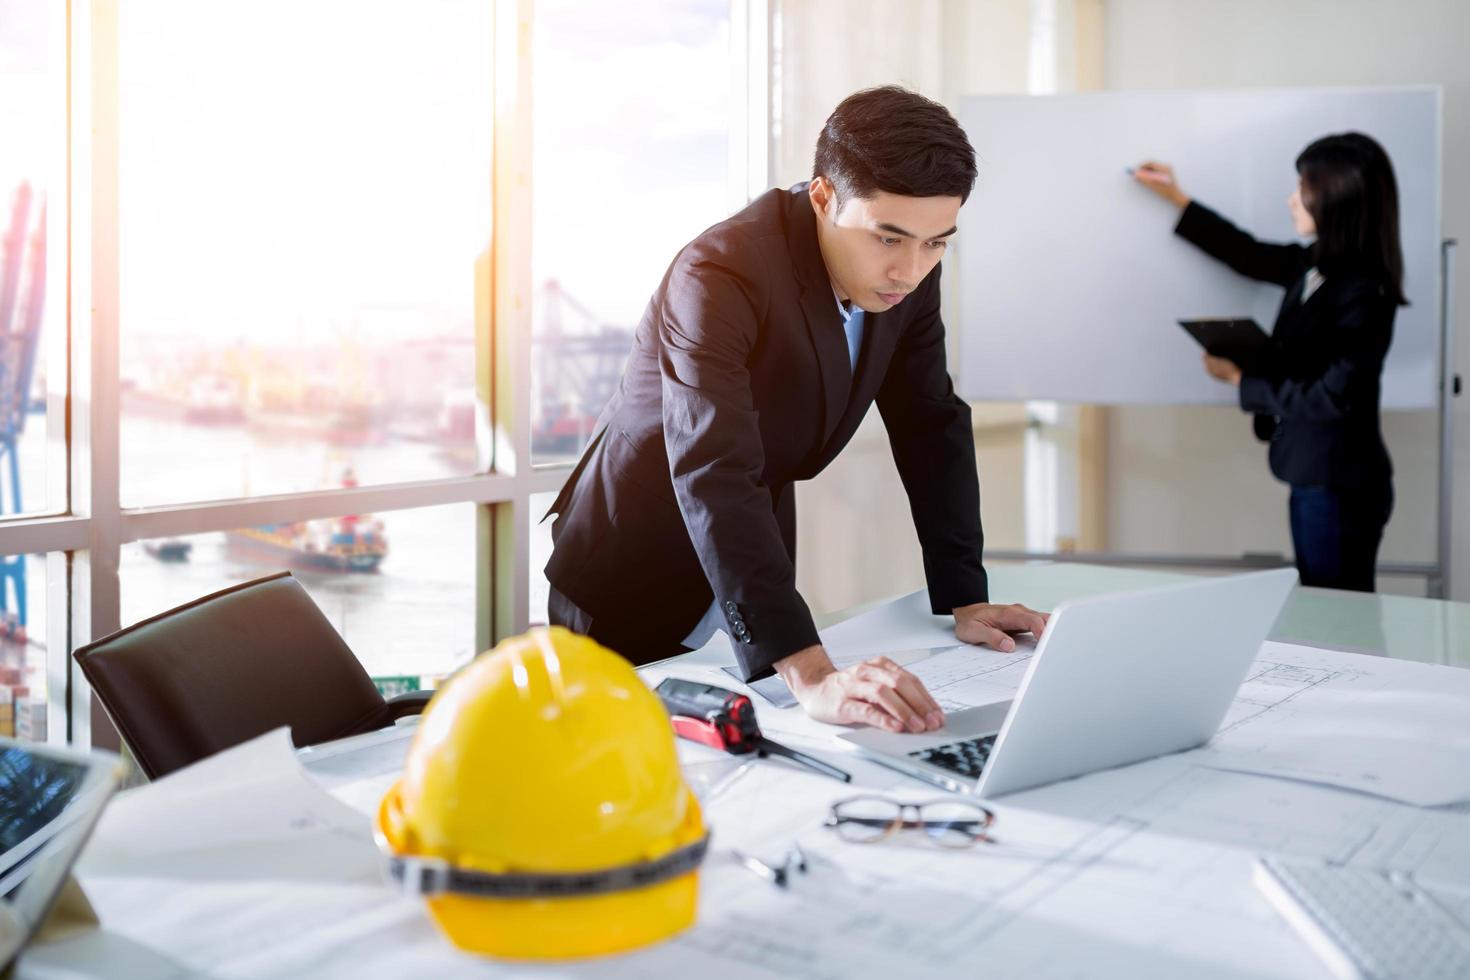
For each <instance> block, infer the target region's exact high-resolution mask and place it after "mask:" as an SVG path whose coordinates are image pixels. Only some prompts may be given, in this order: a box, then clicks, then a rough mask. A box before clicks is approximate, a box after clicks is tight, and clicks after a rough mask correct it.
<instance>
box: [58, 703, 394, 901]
mask: <svg viewBox="0 0 1470 980" xmlns="http://www.w3.org/2000/svg"><path fill="white" fill-rule="evenodd" d="M78 870H79V872H80V873H81V874H83V875H85V876H91V875H107V874H119V875H129V876H142V877H163V878H191V879H219V878H223V879H233V880H238V879H242V878H244V879H282V878H287V879H307V880H311V881H318V882H322V881H355V880H374V881H376V880H379V879H380V877H381V871H380V869H379V858H378V855H377V849H376V847H375V846H374V845H373V842H372V828H371V823H370V821H369V819H368V818H367V816H366V815H365V814H363V813H360V812H358V811H356V810H354V809H352V808H351V807H349V806H347V805H345V804H343V803H342V802H340V801H338V800H336V799H334V798H333V797H332V796H331V794H329V793H327V792H326V790H324V789H322V788H321V787H319V786H317V785H316V784H315V783H313V782H312V781H311V780H310V779H309V778H307V776H306V773H305V772H304V771H303V769H302V767H301V763H300V761H298V759H297V756H296V750H295V748H294V747H293V746H292V745H291V737H290V732H289V730H288V729H286V728H278V729H276V730H275V731H273V732H269V733H267V734H265V735H262V736H260V737H259V738H256V739H252V740H251V741H249V742H245V743H244V744H242V745H237V746H235V747H234V748H233V749H230V750H228V751H226V752H221V753H220V754H218V755H215V756H211V757H210V758H208V759H205V760H203V761H201V762H198V763H195V764H194V765H192V766H189V767H188V768H185V769H181V770H179V771H178V772H175V773H172V774H170V775H168V776H165V777H164V778H162V779H160V780H158V781H157V782H155V783H150V784H149V785H147V786H143V787H140V788H138V789H135V790H130V791H128V792H126V793H123V794H121V795H120V796H118V797H117V798H116V799H115V800H113V801H112V803H111V804H110V805H109V806H108V808H107V810H106V812H104V813H103V815H102V819H101V821H100V822H99V823H98V825H97V829H96V831H95V832H94V833H93V835H92V841H91V843H90V844H89V845H88V846H87V849H86V851H84V852H83V855H82V858H81V861H80V864H79V866H78Z"/></svg>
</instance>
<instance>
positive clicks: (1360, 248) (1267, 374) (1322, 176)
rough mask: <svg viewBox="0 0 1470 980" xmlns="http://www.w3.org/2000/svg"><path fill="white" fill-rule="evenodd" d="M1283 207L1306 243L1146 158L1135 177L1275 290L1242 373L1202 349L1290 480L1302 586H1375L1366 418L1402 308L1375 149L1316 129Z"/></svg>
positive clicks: (1392, 201)
mask: <svg viewBox="0 0 1470 980" xmlns="http://www.w3.org/2000/svg"><path fill="white" fill-rule="evenodd" d="M1296 170H1297V175H1298V178H1299V180H1298V186H1297V188H1296V190H1294V191H1293V192H1292V194H1291V197H1290V198H1289V199H1288V201H1287V204H1288V206H1289V207H1290V209H1291V216H1292V221H1293V222H1294V224H1295V225H1296V230H1297V232H1298V233H1299V234H1300V235H1301V236H1302V237H1303V238H1315V241H1314V242H1313V243H1312V244H1311V245H1310V246H1302V245H1297V244H1287V245H1277V244H1269V243H1265V242H1258V241H1256V240H1255V239H1254V238H1252V237H1251V236H1250V235H1249V234H1247V233H1246V232H1244V231H1242V230H1240V229H1239V228H1237V227H1235V226H1234V225H1233V224H1231V223H1230V222H1229V221H1227V220H1225V219H1224V218H1222V217H1221V216H1220V215H1218V214H1216V213H1215V212H1213V211H1211V210H1210V209H1209V208H1207V207H1205V206H1204V205H1202V204H1200V203H1199V202H1198V201H1193V200H1191V199H1190V198H1189V196H1188V195H1187V194H1185V193H1184V192H1183V191H1182V190H1181V189H1180V187H1179V183H1178V181H1177V180H1176V179H1175V177H1174V171H1173V168H1171V167H1169V166H1168V165H1167V164H1162V163H1156V162H1152V161H1150V162H1148V163H1144V164H1142V165H1140V166H1139V167H1137V168H1136V169H1135V170H1134V178H1135V179H1136V180H1137V181H1138V182H1139V183H1141V184H1143V185H1144V186H1145V187H1147V188H1149V189H1150V190H1152V191H1153V192H1154V193H1156V194H1158V195H1159V196H1161V197H1163V198H1165V199H1166V200H1168V201H1170V202H1172V203H1174V204H1175V205H1177V206H1178V207H1180V208H1181V209H1182V210H1183V213H1182V214H1181V215H1180V218H1179V223H1178V225H1176V226H1175V229H1174V231H1175V233H1176V234H1178V235H1180V236H1182V237H1183V238H1185V239H1187V240H1188V241H1190V242H1192V243H1193V244H1195V245H1197V246H1199V247H1200V248H1201V249H1203V250H1204V251H1205V252H1207V253H1209V254H1210V255H1211V256H1213V257H1214V258H1216V259H1219V260H1220V261H1221V262H1224V263H1225V264H1226V265H1228V266H1230V267H1231V268H1232V269H1234V270H1235V271H1236V272H1239V273H1240V274H1241V275H1245V276H1249V277H1251V278H1252V279H1259V280H1261V281H1263V282H1272V283H1276V284H1277V285H1280V286H1284V287H1286V298H1285V299H1284V300H1283V301H1282V304H1281V310H1280V312H1279V313H1278V314H1277V316H1276V325H1275V327H1274V328H1273V329H1272V333H1271V351H1270V354H1269V355H1268V356H1267V357H1265V358H1263V359H1262V362H1261V363H1260V364H1258V365H1252V366H1251V370H1250V371H1249V372H1243V371H1242V370H1241V368H1240V366H1239V365H1237V364H1235V363H1234V362H1232V361H1229V360H1226V359H1224V358H1219V357H1212V356H1211V355H1209V354H1206V355H1205V370H1207V371H1208V372H1209V373H1210V374H1211V375H1212V376H1214V377H1216V378H1218V379H1220V380H1221V381H1225V382H1227V383H1229V384H1233V385H1238V386H1239V388H1240V407H1241V408H1242V409H1244V410H1245V411H1247V412H1253V413H1254V414H1255V432H1256V435H1257V436H1258V437H1260V438H1261V439H1263V440H1267V441H1269V442H1270V444H1271V447H1270V461H1271V472H1272V473H1274V474H1275V475H1276V477H1277V478H1278V479H1280V480H1282V481H1283V482H1285V483H1287V484H1290V486H1291V505H1290V517H1291V538H1292V544H1293V546H1294V548H1295V550H1296V563H1297V569H1298V570H1299V572H1300V573H1301V581H1302V584H1303V585H1315V586H1322V587H1326V588H1336V589H1354V590H1358V591H1362V592H1372V591H1373V590H1374V567H1375V564H1376V562H1377V557H1378V545H1379V542H1381V541H1382V539H1383V528H1384V525H1386V524H1387V523H1388V517H1389V514H1390V513H1391V512H1392V510H1393V465H1392V463H1391V462H1390V461H1389V457H1388V449H1387V447H1386V446H1385V445H1384V444H1383V434H1382V431H1381V428H1380V425H1379V418H1378V413H1379V394H1380V379H1381V376H1382V374H1383V359H1384V357H1385V356H1386V355H1387V353H1388V346H1389V342H1390V340H1391V339H1392V336H1393V319H1394V314H1395V313H1396V312H1397V310H1398V307H1400V306H1403V305H1406V304H1407V300H1405V299H1404V292H1403V274H1404V262H1403V254H1402V252H1401V250H1400V247H1399V211H1398V189H1397V186H1396V184H1395V182H1394V176H1393V166H1392V165H1391V164H1390V163H1389V160H1388V154H1386V153H1384V152H1383V147H1381V146H1379V145H1378V143H1376V142H1375V141H1374V140H1372V139H1371V138H1369V137H1367V136H1364V135H1362V134H1361V133H1343V134H1340V135H1334V136H1325V137H1323V138H1322V139H1319V140H1317V141H1316V142H1314V143H1312V144H1311V145H1310V146H1308V147H1307V148H1306V149H1305V150H1303V151H1302V153H1301V155H1300V156H1299V157H1297V160H1296Z"/></svg>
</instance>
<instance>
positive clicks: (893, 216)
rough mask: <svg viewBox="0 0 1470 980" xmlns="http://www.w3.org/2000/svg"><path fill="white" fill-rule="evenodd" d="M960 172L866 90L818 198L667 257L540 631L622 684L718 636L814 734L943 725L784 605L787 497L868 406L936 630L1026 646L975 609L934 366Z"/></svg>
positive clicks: (961, 139) (940, 371) (896, 110)
mask: <svg viewBox="0 0 1470 980" xmlns="http://www.w3.org/2000/svg"><path fill="white" fill-rule="evenodd" d="M975 174H976V170H975V154H974V150H973V149H972V148H971V146H970V143H969V141H968V140H967V139H966V137H965V134H964V131H963V130H961V129H960V127H959V124H958V123H956V122H955V120H954V117H953V116H951V115H950V114H949V112H948V111H947V110H946V109H945V108H944V107H943V106H941V105H939V104H937V103H935V102H932V101H930V100H928V99H926V98H923V97H922V96H919V95H916V94H914V93H912V92H908V91H905V90H903V89H900V88H896V87H891V86H890V87H884V88H878V89H870V90H867V91H863V92H858V93H857V94H855V95H852V96H850V97H849V98H847V99H846V100H844V101H843V102H842V104H841V105H839V106H838V107H837V109H836V110H835V111H834V112H833V113H832V115H831V117H830V118H829V119H828V120H827V122H826V125H825V126H824V127H823V130H822V133H821V136H820V138H819V139H818V142H817V151H816V162H815V167H814V176H813V178H812V180H811V181H810V182H809V183H806V184H798V185H797V186H796V187H793V188H792V189H791V190H789V191H781V190H772V191H769V192H767V193H765V194H763V195H762V196H760V197H759V198H757V199H756V200H755V201H753V202H752V203H751V204H750V205H749V206H748V207H746V208H745V209H744V210H743V211H741V212H739V213H738V214H736V215H734V216H733V217H731V218H729V219H727V220H726V221H723V222H721V223H720V224H718V225H715V226H714V227H713V228H710V229H709V230H708V231H706V232H704V233H703V234H701V235H700V236H699V237H698V238H696V239H695V240H694V241H693V242H691V243H690V244H689V245H687V246H686V247H685V248H684V249H683V250H682V251H681V252H680V253H679V255H678V256H677V257H676V258H675V259H674V263H673V265H672V266H671V267H670V268H669V271H668V272H667V273H666V274H665V276H664V280H663V282H662V283H661V284H660V285H659V288H658V290H657V291H656V292H655V293H654V295H653V298H652V300H651V301H650V302H649V305H648V309H647V311H646V312H645V313H644V315H643V319H642V321H641V322H640V323H639V325H638V331H637V336H636V339H635V341H634V346H633V352H632V355H631V357H630V359H629V361H628V366H627V368H626V370H625V372H624V375H623V380H622V384H621V386H620V388H619V390H618V392H617V394H616V395H614V396H613V398H612V400H611V401H610V402H609V403H608V405H607V407H606V408H605V409H604V410H603V412H602V415H601V418H600V419H599V421H598V426H597V430H596V431H597V434H596V435H595V436H593V438H592V441H591V442H590V443H589V444H588V446H587V448H586V450H585V451H584V452H583V454H582V458H581V460H580V462H579V463H578V464H577V467H576V469H574V470H573V472H572V475H571V476H570V478H569V479H568V480H567V483H566V486H565V488H564V489H563V490H562V492H561V495H560V496H559V497H558V498H557V500H556V502H555V503H554V504H553V505H552V507H551V510H550V513H556V514H557V515H558V516H557V519H556V521H555V523H554V524H553V525H552V539H553V541H554V547H553V551H552V555H551V560H550V561H549V562H548V563H547V565H546V575H547V579H548V580H549V582H550V584H551V589H552V591H551V602H550V614H551V620H552V622H554V623H558V624H560V625H564V626H568V627H570V628H572V629H574V630H577V631H579V632H582V633H586V634H588V635H590V636H592V637H593V638H595V639H597V640H598V641H600V642H602V643H604V644H606V645H607V646H609V647H611V648H612V649H614V650H616V651H618V652H619V653H621V654H623V655H624V656H626V657H628V658H629V659H630V660H632V661H633V662H634V663H646V662H648V661H650V660H654V659H659V658H662V657H666V656H672V655H674V654H677V653H679V652H681V651H682V650H685V649H694V648H697V647H699V646H702V645H703V644H704V643H705V642H706V641H707V640H708V639H709V637H710V636H711V635H712V634H713V632H714V631H715V630H716V629H724V630H725V631H726V632H728V633H729V635H730V638H731V640H732V643H733V645H734V647H735V652H736V656H737V657H738V658H739V661H740V666H741V669H742V670H743V672H744V674H745V676H746V678H747V679H754V678H757V677H761V676H765V675H768V674H770V673H771V672H772V671H773V670H774V671H776V672H778V673H780V675H781V676H782V677H783V678H784V679H785V680H786V682H787V683H788V684H789V685H790V687H791V689H792V691H793V692H794V693H795V694H796V697H797V699H798V700H799V701H800V702H801V704H802V705H803V706H804V707H805V708H806V710H807V711H808V712H809V713H810V714H811V715H812V716H813V717H815V718H818V719H820V720H824V721H831V722H837V723H867V724H871V725H876V726H880V727H884V728H888V729H889V730H891V731H903V730H909V731H916V732H917V731H926V730H932V729H934V728H937V727H939V726H940V725H941V724H942V723H943V713H942V711H941V710H940V708H939V705H938V704H937V703H936V702H935V701H934V699H933V697H932V696H931V695H930V694H929V693H928V691H926V690H925V689H924V686H923V684H922V683H921V682H920V681H919V680H918V678H916V677H914V676H913V675H912V674H910V673H909V672H907V671H905V670H904V669H903V668H901V667H899V666H898V665H897V664H895V663H893V662H892V661H891V660H888V659H887V658H882V657H880V658H877V659H875V660H870V661H867V662H864V663H862V664H859V665H856V666H854V667H849V668H847V669H845V670H840V671H839V670H837V669H835V667H834V666H833V664H832V661H831V660H830V658H829V657H828V656H827V653H826V651H825V650H823V648H822V646H821V643H820V640H819V639H818V636H817V631H816V628H815V626H814V625H813V623H812V617H811V613H810V612H809V611H808V609H807V606H806V603H805V602H804V601H803V600H802V598H801V596H800V595H799V594H798V593H797V591H796V569H795V555H796V507H795V491H794V488H793V484H794V482H795V481H797V480H806V479H811V478H812V477H814V476H816V475H817V474H818V473H820V472H821V471H822V469H823V468H824V467H825V466H826V465H827V464H828V463H829V462H831V461H832V459H833V458H834V457H835V456H836V455H837V453H838V452H839V451H841V449H842V447H843V446H845V445H846V444H847V441H848V440H849V439H850V438H851V437H852V434H853V432H854V431H855V430H856V429H857V426H858V423H859V422H861V421H862V418H863V416H864V415H865V414H866V413H867V410H868V407H869V406H870V405H871V404H872V403H873V401H875V400H876V401H877V403H878V410H879V412H880V413H881V414H882V417H883V423H884V425H885V426H886V427H887V429H888V434H889V438H890V441H891V442H892V446H893V456H894V460H895V462H896V463H897V465H898V472H899V476H900V477H901V478H902V480H903V485H904V489H905V491H906V492H907V494H908V497H909V503H910V508H911V510H912V513H913V520H914V526H915V529H916V530H917V532H918V536H919V541H920V544H921V545H922V548H923V554H924V571H925V576H926V578H927V581H928V586H929V597H930V602H931V605H932V608H933V611H934V612H935V614H944V615H949V614H952V615H954V617H955V633H956V635H957V636H958V637H959V638H960V639H961V640H964V641H967V642H970V643H985V644H988V645H990V646H992V647H995V648H997V649H1000V650H1011V649H1014V645H1015V644H1014V641H1013V640H1012V639H1011V637H1010V636H1009V635H1008V634H1009V633H1011V632H1018V631H1021V632H1023V631H1031V632H1033V633H1037V634H1039V633H1040V632H1041V630H1042V628H1043V627H1044V626H1045V623H1046V617H1045V615H1043V614H1041V613H1037V612H1033V611H1032V610H1030V609H1026V608H1024V607H1022V606H1015V605H1009V606H1007V605H994V604H991V603H990V601H989V591H988V586H987V581H986V574H985V569H984V567H983V566H982V564H981V557H980V553H981V548H982V545H983V540H984V539H983V534H982V532H981V527H980V488H979V481H978V478H977V476H976V470H975V445H974V436H973V433H972V430H971V425H970V411H969V407H968V406H967V405H966V404H965V402H964V401H963V400H961V399H960V398H959V397H957V396H956V395H955V393H954V387H953V385H952V384H951V382H950V379H949V375H948V373H947V371H946V367H945V351H944V324H943V323H942V322H941V320H940V315H939V259H940V257H941V256H942V255H943V253H944V249H945V247H946V244H947V240H948V238H949V237H950V236H951V235H953V234H954V232H955V222H956V219H957V217H958V215H959V209H960V206H961V205H962V204H963V203H964V201H965V199H966V198H967V197H968V196H969V193H970V190H971V188H972V187H973V186H974V182H975ZM859 531H860V529H857V528H855V529H854V532H855V533H859ZM879 560H881V558H880V559H879Z"/></svg>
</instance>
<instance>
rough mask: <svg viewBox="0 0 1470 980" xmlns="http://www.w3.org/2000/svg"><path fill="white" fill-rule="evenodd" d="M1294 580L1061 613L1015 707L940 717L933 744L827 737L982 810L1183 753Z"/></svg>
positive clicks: (1224, 697) (1141, 594)
mask: <svg viewBox="0 0 1470 980" xmlns="http://www.w3.org/2000/svg"><path fill="white" fill-rule="evenodd" d="M1296 580H1297V573H1296V570H1295V569H1289V568H1285V569H1276V570H1273V571H1269V572H1253V573H1250V574H1247V575H1232V576H1228V577H1224V578H1211V579H1201V580H1199V581H1197V582H1189V583H1186V584H1182V585H1168V586H1163V587H1161V588H1155V589H1146V590H1141V591H1138V592H1126V593H1120V594H1117V595H1109V596H1099V597H1097V598H1091V599H1080V600H1077V601H1075V602H1066V603H1063V604H1062V605H1060V606H1058V607H1057V609H1056V611H1055V612H1053V613H1052V616H1051V621H1050V623H1049V624H1048V625H1047V629H1046V632H1045V634H1044V635H1043V636H1042V637H1041V640H1040V642H1038V643H1037V645H1036V652H1035V653H1034V654H1032V657H1031V662H1030V664H1029V665H1028V666H1027V668H1026V674H1025V677H1024V678H1023V679H1022V681H1021V685H1020V688H1019V689H1018V690H1017V692H1016V696H1015V698H1014V700H1012V701H1002V702H998V703H995V704H986V705H979V706H975V707H970V708H965V709H963V710H959V711H952V712H950V713H948V715H947V717H946V720H945V725H944V727H943V728H941V729H939V730H938V731H936V732H926V733H923V734H919V735H912V734H896V733H893V732H885V731H882V730H879V729H876V728H865V729H855V730H853V731H851V732H847V733H844V734H842V735H840V736H838V737H839V738H840V739H841V740H842V741H844V742H847V743H850V744H851V745H853V746H856V747H857V749H858V750H859V751H860V752H861V753H862V754H863V755H865V756H867V757H868V758H870V759H872V760H873V761H875V762H879V763H881V764H883V765H885V766H889V767H891V768H893V769H897V770H898V771H900V772H903V773H906V774H908V775H910V776H913V777H916V778H918V779H922V780H924V781H926V782H930V783H933V784H935V785H936V786H940V787H943V788H944V789H947V790H950V791H952V792H957V793H970V794H974V795H976V796H985V797H997V796H1001V795H1003V794H1006V793H1013V792H1016V791H1018V790H1023V789H1030V788H1032V787H1035V786H1042V785H1045V784H1047V783H1051V782H1055V781H1056V780H1059V779H1068V778H1070V777H1073V776H1081V775H1084V774H1086V773H1090V772H1096V771H1097V770H1099V769H1110V768H1112V767H1114V766H1122V765H1127V764H1129V763H1133V762H1140V761H1142V760H1144V759H1151V758H1153V757H1155V756H1160V755H1167V754H1169V753H1171V752H1182V751H1184V750H1185V749H1192V748H1195V747H1196V746H1199V745H1203V744H1204V743H1205V742H1207V741H1209V739H1210V738H1211V737H1212V736H1213V735H1214V734H1215V732H1216V731H1218V730H1219V727H1220V722H1221V721H1222V720H1223V719H1224V718H1225V712H1226V711H1227V710H1229V708H1230V702H1231V701H1232V700H1233V699H1234V698H1235V693H1236V691H1237V690H1238V689H1239V688H1240V685H1241V682H1242V681H1243V680H1244V679H1245V675H1246V671H1248V670H1249V669H1250V665H1251V663H1252V662H1253V661H1254V660H1255V658H1256V654H1257V652H1259V650H1260V647H1261V643H1262V642H1263V641H1264V640H1265V639H1266V636H1267V634H1268V633H1269V632H1270V630H1271V627H1272V625H1274V624H1275V622H1276V617H1277V615H1278V614H1279V613H1280V612H1281V607H1282V606H1283V605H1284V604H1285V602H1286V597H1287V596H1288V595H1289V594H1290V592H1291V589H1292V586H1293V585H1295V584H1296ZM987 652H988V651H986V650H983V649H976V650H975V651H974V655H975V656H977V657H984V656H986V655H987ZM912 666H917V665H911V667H912ZM921 676H922V674H921Z"/></svg>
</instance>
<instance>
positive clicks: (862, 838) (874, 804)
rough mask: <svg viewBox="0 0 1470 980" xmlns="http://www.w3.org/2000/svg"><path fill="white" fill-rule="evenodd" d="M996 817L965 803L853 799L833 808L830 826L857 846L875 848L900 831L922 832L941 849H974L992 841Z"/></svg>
mask: <svg viewBox="0 0 1470 980" xmlns="http://www.w3.org/2000/svg"><path fill="white" fill-rule="evenodd" d="M994 823H995V814H994V813H993V812H991V811H990V810H987V809H986V808H985V807H983V806H981V805H980V804H978V803H970V802H968V801H965V800H929V801H926V802H924V803H900V802H899V801H897V800H890V799H889V798H888V797H886V796H853V797H849V798H848V799H845V800H838V801H837V802H836V803H833V804H832V813H831V815H830V816H828V817H827V823H826V826H827V827H829V828H831V829H832V830H835V831H836V832H837V836H838V837H841V838H842V839H843V840H845V841H851V842H853V843H855V844H873V843H877V842H878V841H880V840H884V839H885V838H888V837H891V836H892V835H893V834H895V833H897V832H898V831H900V830H922V831H923V832H924V834H925V836H927V837H928V838H929V839H930V840H932V841H934V843H936V844H938V845H940V846H941V847H955V848H959V847H970V846H971V845H973V844H975V843H977V842H979V841H988V840H991V839H992V838H991V837H990V836H989V835H988V834H987V833H986V831H987V830H988V829H989V828H990V827H991V825H992V824H994Z"/></svg>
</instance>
